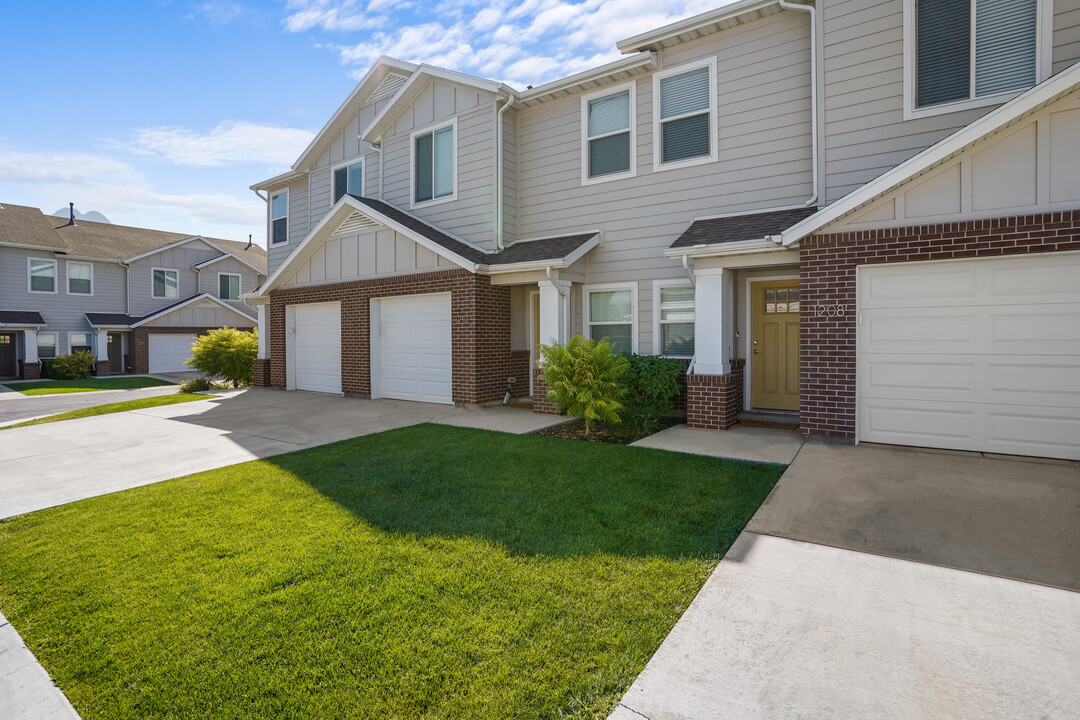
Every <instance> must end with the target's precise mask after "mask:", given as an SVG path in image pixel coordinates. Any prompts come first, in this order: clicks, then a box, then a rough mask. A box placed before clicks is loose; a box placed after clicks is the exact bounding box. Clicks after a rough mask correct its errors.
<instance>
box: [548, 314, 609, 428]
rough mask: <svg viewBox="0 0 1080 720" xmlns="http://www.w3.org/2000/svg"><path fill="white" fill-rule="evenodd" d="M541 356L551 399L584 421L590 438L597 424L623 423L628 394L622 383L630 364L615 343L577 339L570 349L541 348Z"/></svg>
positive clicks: (571, 339) (577, 337)
mask: <svg viewBox="0 0 1080 720" xmlns="http://www.w3.org/2000/svg"><path fill="white" fill-rule="evenodd" d="M540 353H541V355H542V357H543V361H544V382H546V383H547V386H548V393H547V396H548V399H549V400H551V402H552V403H554V404H555V408H556V409H557V410H561V411H563V412H565V413H566V414H567V415H568V416H570V417H580V418H584V420H585V434H586V435H588V434H590V433H591V432H592V429H593V426H594V424H595V423H598V422H599V423H605V424H607V425H618V424H619V422H621V418H620V417H619V411H620V410H622V403H621V402H619V401H620V400H621V399H622V397H623V395H625V394H626V390H625V388H623V387H622V385H621V384H620V380H621V379H622V376H623V374H624V373H625V372H626V368H627V361H626V358H624V357H622V356H620V355H616V354H615V352H614V351H613V345H612V344H611V343H609V342H607V341H606V340H601V341H599V342H597V341H596V340H586V339H584V338H583V337H581V336H580V335H577V336H575V337H572V338H570V341H569V342H568V343H566V345H541V346H540Z"/></svg>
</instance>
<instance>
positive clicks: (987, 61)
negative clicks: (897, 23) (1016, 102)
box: [905, 0, 1050, 116]
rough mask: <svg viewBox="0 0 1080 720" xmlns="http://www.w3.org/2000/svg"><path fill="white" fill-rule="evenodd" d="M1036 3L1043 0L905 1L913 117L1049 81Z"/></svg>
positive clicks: (999, 97)
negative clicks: (1045, 80)
mask: <svg viewBox="0 0 1080 720" xmlns="http://www.w3.org/2000/svg"><path fill="white" fill-rule="evenodd" d="M1039 5H1040V3H1039V2H1038V0H906V4H905V25H906V27H905V41H906V42H905V53H906V55H907V62H906V65H907V68H906V71H907V74H906V77H905V80H906V83H907V85H906V94H907V95H908V96H909V97H908V102H907V106H906V108H905V110H906V111H907V112H908V114H909V116H913V115H921V114H936V113H940V112H952V111H955V110H962V109H965V108H968V107H978V106H981V105H988V104H993V103H998V102H1004V101H1005V100H1006V99H1008V96H1007V95H1006V94H1007V93H1013V94H1015V93H1016V92H1019V91H1021V90H1024V89H1027V88H1029V87H1031V86H1032V85H1035V84H1036V83H1037V82H1039V81H1040V80H1042V79H1044V70H1043V65H1044V63H1043V62H1042V61H1041V58H1040V55H1041V52H1040V48H1039V43H1040V34H1041V33H1040V28H1039V26H1040V24H1041V23H1042V22H1043V19H1042V17H1041V15H1043V14H1044V13H1042V12H1040V7H1039ZM1045 15H1047V16H1049V15H1050V13H1048V12H1047V13H1045ZM1003 96H1004V97H1003Z"/></svg>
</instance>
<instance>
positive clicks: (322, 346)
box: [288, 302, 341, 393]
mask: <svg viewBox="0 0 1080 720" xmlns="http://www.w3.org/2000/svg"><path fill="white" fill-rule="evenodd" d="M290 309H291V310H292V323H293V324H292V326H293V328H295V332H293V333H290V334H289V336H288V337H289V338H291V340H292V346H293V352H292V357H293V365H294V373H295V375H294V378H295V387H296V389H297V390H313V391H315V392H325V393H340V392H341V304H340V303H336V302H334V303H315V304H310V305H292V306H290Z"/></svg>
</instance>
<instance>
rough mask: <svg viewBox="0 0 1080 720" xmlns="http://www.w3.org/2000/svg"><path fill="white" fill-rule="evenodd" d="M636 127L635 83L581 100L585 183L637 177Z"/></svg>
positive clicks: (606, 90)
mask: <svg viewBox="0 0 1080 720" xmlns="http://www.w3.org/2000/svg"><path fill="white" fill-rule="evenodd" d="M634 124H635V123H634V84H633V83H631V84H629V85H626V86H624V87H622V88H619V89H616V90H615V91H614V92H612V91H611V90H609V89H605V90H603V91H602V92H599V93H593V94H591V95H586V96H585V97H583V98H582V99H581V125H582V128H583V129H584V133H583V135H584V137H583V138H582V146H583V148H582V149H583V150H584V152H583V155H584V158H583V163H582V170H583V173H582V175H583V177H582V182H583V183H584V184H588V183H589V182H600V181H603V180H613V179H616V178H621V177H629V176H633V175H634V173H635V171H636V169H637V168H636V163H635V161H634V160H635V159H634V137H635V135H636V133H635V132H634Z"/></svg>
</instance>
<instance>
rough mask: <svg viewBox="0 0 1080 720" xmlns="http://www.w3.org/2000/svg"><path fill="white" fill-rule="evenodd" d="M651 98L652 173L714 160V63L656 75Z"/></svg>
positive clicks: (685, 67)
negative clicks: (654, 169)
mask: <svg viewBox="0 0 1080 720" xmlns="http://www.w3.org/2000/svg"><path fill="white" fill-rule="evenodd" d="M653 96H654V100H653V139H654V140H653V161H654V164H655V167H656V169H657V170H666V169H668V168H672V167H682V166H684V165H696V164H698V163H703V162H711V161H714V160H716V158H717V150H716V149H717V137H716V59H715V58H711V59H709V60H707V61H705V62H704V63H702V64H699V65H697V66H696V67H695V66H681V67H677V68H672V69H670V70H665V71H664V72H662V73H657V74H656V75H654V76H653Z"/></svg>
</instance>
